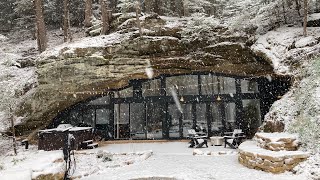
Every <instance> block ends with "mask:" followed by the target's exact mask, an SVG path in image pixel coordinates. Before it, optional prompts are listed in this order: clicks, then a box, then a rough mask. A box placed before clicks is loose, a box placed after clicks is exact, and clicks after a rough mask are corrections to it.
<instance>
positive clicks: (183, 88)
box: [166, 75, 199, 96]
mask: <svg viewBox="0 0 320 180" xmlns="http://www.w3.org/2000/svg"><path fill="white" fill-rule="evenodd" d="M171 89H174V90H175V91H176V92H177V94H178V95H197V94H199V91H198V76H197V75H187V76H172V77H167V78H166V91H167V96H171V95H172V94H171Z"/></svg>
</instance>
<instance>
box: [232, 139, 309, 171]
mask: <svg viewBox="0 0 320 180" xmlns="http://www.w3.org/2000/svg"><path fill="white" fill-rule="evenodd" d="M308 157H309V154H308V153H305V152H301V151H270V150H266V149H262V148H261V147H258V146H257V145H256V143H255V142H253V141H246V142H244V143H242V144H241V145H240V146H239V157H238V160H239V162H240V163H241V164H242V165H244V166H246V167H248V168H251V169H257V170H262V171H266V172H271V173H283V172H285V171H291V170H292V169H293V168H294V167H295V166H296V165H298V164H299V163H300V162H302V161H304V160H306V159H307V158H308Z"/></svg>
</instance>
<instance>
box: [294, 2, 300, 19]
mask: <svg viewBox="0 0 320 180" xmlns="http://www.w3.org/2000/svg"><path fill="white" fill-rule="evenodd" d="M295 2H296V10H297V12H298V15H299V16H301V14H300V9H301V6H300V2H299V0H295Z"/></svg>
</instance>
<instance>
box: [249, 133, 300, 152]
mask: <svg viewBox="0 0 320 180" xmlns="http://www.w3.org/2000/svg"><path fill="white" fill-rule="evenodd" d="M255 140H256V141H257V145H258V146H260V147H261V148H263V149H268V150H271V151H281V150H286V151H296V150H297V149H298V146H299V140H298V138H297V135H294V134H287V133H256V135H255Z"/></svg>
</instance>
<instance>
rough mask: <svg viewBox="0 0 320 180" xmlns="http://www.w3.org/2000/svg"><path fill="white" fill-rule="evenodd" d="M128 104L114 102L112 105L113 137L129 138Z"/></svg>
mask: <svg viewBox="0 0 320 180" xmlns="http://www.w3.org/2000/svg"><path fill="white" fill-rule="evenodd" d="M129 112H130V111H129V104H115V105H114V126H115V127H114V130H115V132H114V134H115V139H129V138H130V127H129V122H130V121H129V119H130V117H129Z"/></svg>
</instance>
